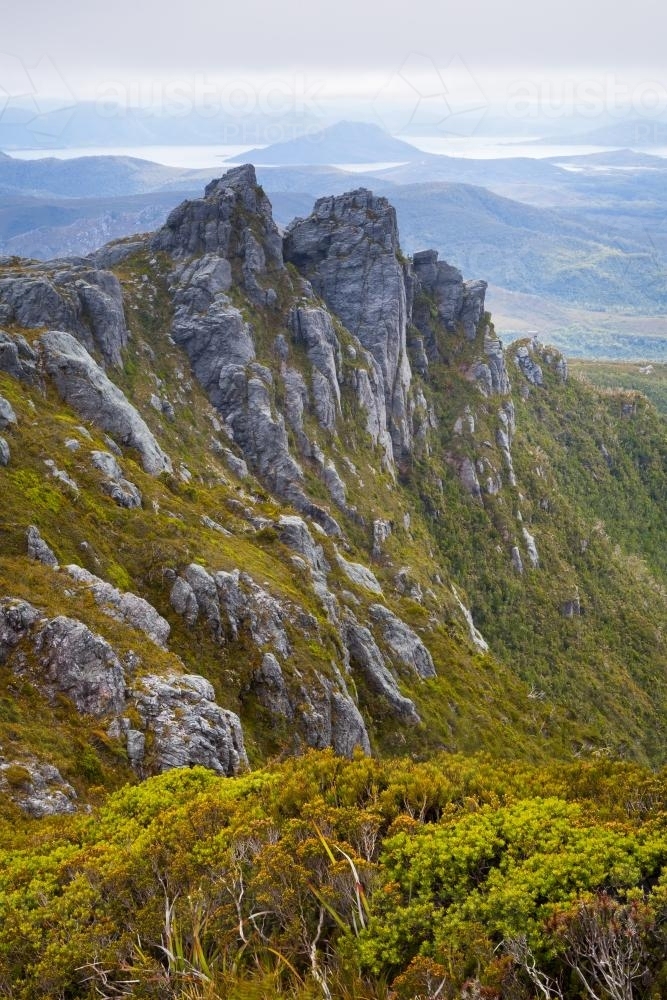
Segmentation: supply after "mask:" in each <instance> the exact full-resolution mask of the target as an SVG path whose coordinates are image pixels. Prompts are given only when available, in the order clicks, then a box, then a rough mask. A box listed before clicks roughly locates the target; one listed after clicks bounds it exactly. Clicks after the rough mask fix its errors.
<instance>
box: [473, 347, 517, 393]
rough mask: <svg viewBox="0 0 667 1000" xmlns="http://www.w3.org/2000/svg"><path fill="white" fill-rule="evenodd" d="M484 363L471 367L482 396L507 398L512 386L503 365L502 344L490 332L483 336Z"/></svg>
mask: <svg viewBox="0 0 667 1000" xmlns="http://www.w3.org/2000/svg"><path fill="white" fill-rule="evenodd" d="M484 354H485V355H486V357H485V360H484V361H477V362H476V363H475V364H474V365H473V367H472V376H473V378H474V379H475V381H476V382H477V385H478V387H479V389H480V391H481V392H482V395H484V396H494V395H495V396H507V395H509V393H510V392H511V391H512V386H511V383H510V380H509V375H508V373H507V366H506V364H505V352H504V351H503V345H502V342H501V341H500V340H499V339H498V338H497V337H495V336H493V335H492V334H491V333H490V332H487V333H486V334H485V335H484Z"/></svg>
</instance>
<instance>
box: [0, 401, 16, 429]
mask: <svg viewBox="0 0 667 1000" xmlns="http://www.w3.org/2000/svg"><path fill="white" fill-rule="evenodd" d="M15 424H16V414H15V413H14V407H13V406H12V404H11V403H10V402H9V400H8V399H5V397H4V396H0V431H4V430H7V428H8V427H14V426H15Z"/></svg>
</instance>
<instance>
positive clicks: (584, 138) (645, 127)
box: [536, 118, 667, 149]
mask: <svg viewBox="0 0 667 1000" xmlns="http://www.w3.org/2000/svg"><path fill="white" fill-rule="evenodd" d="M536 143H537V144H546V145H553V144H554V143H557V144H559V145H566V146H579V145H581V146H630V147H640V148H643V149H644V148H650V147H651V146H667V120H665V119H664V118H631V119H627V120H625V121H620V122H614V123H612V124H611V125H609V124H607V125H601V126H599V127H598V128H593V129H589V130H588V131H586V132H573V133H571V134H569V135H558V136H545V137H544V138H542V139H537V140H536Z"/></svg>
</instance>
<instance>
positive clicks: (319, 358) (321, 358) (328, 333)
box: [289, 307, 341, 432]
mask: <svg viewBox="0 0 667 1000" xmlns="http://www.w3.org/2000/svg"><path fill="white" fill-rule="evenodd" d="M289 323H290V327H291V329H292V337H293V340H294V343H296V344H300V345H303V347H304V348H305V350H306V353H307V355H308V358H309V360H310V363H311V365H312V380H313V381H312V391H313V399H314V406H315V413H316V415H317V419H318V421H319V424H320V426H321V427H323V428H324V429H325V430H328V431H331V432H333V431H334V430H335V428H336V421H337V420H338V418H339V416H340V415H341V409H340V385H339V382H340V378H341V348H340V342H339V340H338V337H337V336H336V333H335V331H334V328H333V323H332V322H331V316H330V315H329V313H328V312H325V310H324V309H315V308H306V307H299V308H297V309H294V310H293V311H292V313H291V314H290V319H289Z"/></svg>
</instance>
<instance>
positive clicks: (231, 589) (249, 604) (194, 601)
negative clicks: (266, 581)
mask: <svg viewBox="0 0 667 1000" xmlns="http://www.w3.org/2000/svg"><path fill="white" fill-rule="evenodd" d="M171 605H172V607H173V608H174V610H175V611H177V613H178V614H182V615H183V617H184V618H185V619H186V621H187V622H188V624H190V625H193V624H194V623H195V622H196V621H197V619H198V618H199V617H200V616H201V618H202V620H204V621H205V622H207V624H208V626H209V628H210V629H211V632H212V634H213V636H214V638H215V639H216V640H217V641H218V642H220V643H224V642H226V641H233V640H236V639H238V638H239V633H240V632H242V631H245V632H247V633H248V634H249V636H250V638H251V640H252V641H253V643H254V644H255V645H256V646H258V647H259V648H260V649H264V648H265V647H266V646H269V647H270V648H271V651H272V652H274V653H279V654H280V655H281V656H289V654H290V652H291V645H290V642H289V638H288V636H287V632H286V628H285V626H286V622H287V620H288V617H289V613H290V607H289V606H288V605H287V604H284V603H281V602H280V601H278V600H277V599H276V598H275V597H273V595H272V594H269V592H268V591H266V590H264V588H263V587H260V586H259V584H257V583H255V581H254V580H253V579H252V577H251V576H249V575H248V574H247V573H241V571H240V570H238V569H237V570H234V571H233V572H231V573H228V572H224V571H219V572H217V573H209V572H207V570H205V569H204V567H203V566H199V565H197V563H191V564H190V565H189V566H187V567H186V569H185V571H184V573H183V576H182V577H178V578H177V579H176V580H175V581H174V584H173V587H172V591H171Z"/></svg>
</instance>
